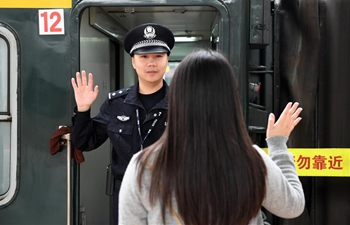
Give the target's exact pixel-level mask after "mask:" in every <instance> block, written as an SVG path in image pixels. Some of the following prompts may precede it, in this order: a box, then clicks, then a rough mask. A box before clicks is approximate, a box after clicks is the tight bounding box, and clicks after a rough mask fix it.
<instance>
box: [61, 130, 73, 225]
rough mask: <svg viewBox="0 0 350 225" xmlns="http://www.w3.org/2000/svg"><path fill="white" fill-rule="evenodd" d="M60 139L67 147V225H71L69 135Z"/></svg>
mask: <svg viewBox="0 0 350 225" xmlns="http://www.w3.org/2000/svg"><path fill="white" fill-rule="evenodd" d="M61 139H63V140H66V142H65V143H64V145H67V225H70V224H71V199H72V198H71V195H72V192H71V187H72V186H71V152H72V150H71V146H72V145H71V134H70V133H67V134H64V135H62V137H61Z"/></svg>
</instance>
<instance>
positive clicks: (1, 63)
mask: <svg viewBox="0 0 350 225" xmlns="http://www.w3.org/2000/svg"><path fill="white" fill-rule="evenodd" d="M7 70H8V47H7V44H6V42H5V40H4V39H2V38H1V36H0V113H1V114H2V113H4V112H8V106H7V104H8V96H7V95H8V82H9V80H8V75H7V74H8V71H7Z"/></svg>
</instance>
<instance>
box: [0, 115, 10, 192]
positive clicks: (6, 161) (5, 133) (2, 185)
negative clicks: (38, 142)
mask: <svg viewBox="0 0 350 225" xmlns="http://www.w3.org/2000/svg"><path fill="white" fill-rule="evenodd" d="M0 134H1V135H0V196H1V195H4V194H5V193H6V192H7V191H8V189H9V188H10V123H8V122H3V123H0Z"/></svg>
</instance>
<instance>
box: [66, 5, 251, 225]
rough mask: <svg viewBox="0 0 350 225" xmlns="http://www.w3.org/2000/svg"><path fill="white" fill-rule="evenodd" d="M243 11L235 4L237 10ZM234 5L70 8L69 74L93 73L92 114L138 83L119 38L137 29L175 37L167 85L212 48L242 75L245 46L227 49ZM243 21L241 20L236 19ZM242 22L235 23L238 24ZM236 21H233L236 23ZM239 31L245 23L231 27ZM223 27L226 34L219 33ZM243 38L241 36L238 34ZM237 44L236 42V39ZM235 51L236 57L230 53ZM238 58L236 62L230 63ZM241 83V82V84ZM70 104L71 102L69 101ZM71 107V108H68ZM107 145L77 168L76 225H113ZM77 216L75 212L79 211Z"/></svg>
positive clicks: (86, 157)
mask: <svg viewBox="0 0 350 225" xmlns="http://www.w3.org/2000/svg"><path fill="white" fill-rule="evenodd" d="M244 7H247V4H243V3H236V4H235V9H239V8H244ZM229 10H233V5H232V4H227V5H224V4H222V3H220V2H219V1H210V0H208V1H201V2H198V1H178V0H172V1H171V0H170V1H167V2H163V1H159V2H158V1H157V2H154V1H142V2H136V3H133V2H130V1H115V2H110V1H108V2H107V1H80V2H79V3H77V5H76V6H75V7H74V8H73V11H72V16H71V18H72V20H71V24H72V27H71V31H72V33H71V49H72V60H71V61H72V62H78V63H73V64H72V71H71V74H72V75H73V74H75V72H77V71H79V70H86V71H87V72H92V73H93V74H94V80H95V83H96V84H97V85H98V86H99V89H100V93H99V97H98V99H97V101H96V102H95V103H94V105H93V106H92V115H96V114H97V113H98V110H99V107H100V105H101V104H102V102H103V101H104V100H105V99H106V97H107V93H109V92H110V91H114V90H117V89H119V88H124V87H128V86H131V85H133V84H134V83H135V82H136V81H137V75H136V73H135V72H134V70H133V68H132V65H131V60H130V56H129V55H128V54H127V53H125V51H124V49H123V38H124V36H125V34H126V33H127V31H128V30H130V29H131V28H133V27H134V26H136V25H139V24H142V23H146V22H154V23H159V24H162V25H165V26H167V27H168V28H169V29H170V30H172V31H173V33H174V35H175V42H176V43H175V47H174V49H173V50H172V52H171V54H170V58H169V71H168V72H167V73H166V74H165V76H164V79H165V80H166V81H167V82H168V83H170V85H171V72H172V70H174V69H175V68H176V66H177V65H178V63H179V62H180V61H181V60H182V59H183V58H184V57H185V56H186V55H187V54H189V53H190V52H191V51H193V50H195V49H198V48H214V49H217V50H220V51H221V52H223V53H224V54H226V55H227V56H228V57H229V58H230V59H231V60H230V61H231V62H232V64H234V65H236V66H235V69H237V76H240V72H241V71H244V70H245V69H244V67H243V68H242V66H241V65H242V64H244V63H245V62H246V61H245V60H246V59H245V58H244V57H243V55H244V54H243V52H241V49H242V48H244V47H246V46H245V45H241V44H240V43H239V41H236V42H235V44H234V45H230V43H231V40H232V38H230V37H231V36H232V35H233V33H234V34H237V35H238V34H239V32H238V30H239V29H236V30H234V29H232V30H231V28H229V27H230V25H232V24H231V20H232V18H231V17H230V16H232V15H234V16H237V15H235V14H230V13H229V12H228V11H229ZM240 16H241V15H240ZM238 20H240V19H239V18H238V19H237V21H238ZM234 21H236V20H234ZM233 25H234V26H235V28H240V29H241V28H243V25H244V23H242V24H240V23H234V24H233ZM223 27H226V29H223ZM240 35H241V34H240ZM237 40H240V38H238V37H237ZM234 47H235V48H237V52H236V53H235V54H233V53H232V48H234ZM233 58H237V60H232V59H233ZM240 81H241V82H244V79H243V78H242V79H240ZM73 103H74V101H73ZM73 107H74V104H72V108H73ZM110 154H111V145H110V142H109V141H107V142H106V143H105V144H104V145H103V146H101V147H100V148H99V149H98V150H95V151H91V152H85V153H84V157H85V162H84V163H82V164H80V166H79V169H78V173H77V174H78V177H77V178H78V180H79V186H80V187H79V201H78V207H77V208H76V209H75V210H76V213H77V214H79V221H76V222H77V223H79V224H109V223H111V222H112V221H111V214H112V212H111V198H110V197H109V196H107V195H106V194H105V188H106V186H105V185H106V173H107V171H106V167H107V165H108V164H109V163H110V157H111V156H110ZM78 211H79V212H78Z"/></svg>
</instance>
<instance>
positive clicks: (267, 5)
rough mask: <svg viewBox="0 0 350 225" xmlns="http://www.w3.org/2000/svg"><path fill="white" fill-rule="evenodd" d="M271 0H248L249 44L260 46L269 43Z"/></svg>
mask: <svg viewBox="0 0 350 225" xmlns="http://www.w3.org/2000/svg"><path fill="white" fill-rule="evenodd" d="M270 14H271V0H251V1H250V21H249V26H250V44H251V45H252V46H254V47H257V48H260V47H263V46H265V45H268V44H269V43H270V35H271V32H272V29H271V21H270Z"/></svg>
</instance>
